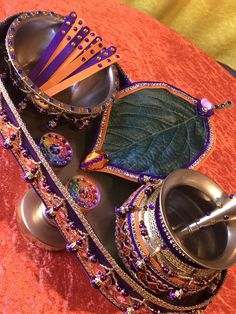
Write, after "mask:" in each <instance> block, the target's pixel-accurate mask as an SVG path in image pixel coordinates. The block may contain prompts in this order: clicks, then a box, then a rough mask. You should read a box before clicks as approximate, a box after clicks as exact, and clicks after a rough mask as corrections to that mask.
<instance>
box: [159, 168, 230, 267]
mask: <svg viewBox="0 0 236 314" xmlns="http://www.w3.org/2000/svg"><path fill="white" fill-rule="evenodd" d="M227 198H228V195H227V193H226V192H224V191H223V190H222V188H221V187H220V186H219V185H218V184H217V183H216V182H214V181H213V180H211V179H210V178H209V177H207V176H205V175H204V174H202V173H200V172H196V171H193V170H178V171H175V172H173V173H172V174H170V175H169V176H168V177H167V179H166V180H165V182H164V184H163V186H162V189H161V192H160V211H161V215H162V217H163V221H164V223H165V227H166V228H167V232H168V234H169V235H170V237H171V238H172V239H173V241H174V242H175V244H176V246H177V247H179V248H180V250H181V251H182V252H183V253H184V254H185V255H186V256H188V257H189V258H190V259H191V260H192V261H194V262H195V263H196V264H198V265H201V266H202V267H205V268H209V269H219V270H220V269H226V268H228V267H230V266H232V265H233V264H234V263H235V262H236V250H235V243H236V221H235V220H229V221H225V222H224V221H222V222H219V223H217V224H213V225H212V226H210V227H208V228H206V229H205V230H199V232H195V233H193V234H189V235H188V236H186V237H185V238H180V237H179V233H178V230H179V229H181V228H182V227H183V226H186V225H189V224H191V223H193V222H194V221H197V220H199V219H200V218H202V217H204V216H206V215H210V213H211V212H213V211H214V210H215V209H216V208H217V207H219V205H220V204H222V203H224V201H225V200H226V199H227Z"/></svg>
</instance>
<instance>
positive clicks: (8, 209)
mask: <svg viewBox="0 0 236 314" xmlns="http://www.w3.org/2000/svg"><path fill="white" fill-rule="evenodd" d="M0 7H1V12H0V18H1V19H3V18H5V17H7V16H8V15H10V14H13V13H15V12H18V11H24V10H35V9H36V10H37V9H40V10H43V9H45V10H47V9H48V10H54V11H57V12H59V13H63V14H67V13H68V12H69V11H70V10H74V11H76V12H78V14H80V15H81V16H82V17H83V18H84V19H85V20H86V21H87V23H88V24H89V25H90V26H91V27H92V28H93V29H94V30H95V31H96V32H97V33H99V34H101V35H103V37H104V38H105V39H106V41H107V43H111V44H114V45H117V46H118V48H119V51H120V52H121V54H122V61H121V65H122V66H123V68H124V69H125V71H126V72H127V73H128V74H129V75H130V76H131V78H132V79H133V80H134V81H138V80H152V81H155V80H156V81H165V82H168V83H170V84H173V85H175V86H177V87H179V88H181V89H183V90H185V91H186V92H188V93H190V94H192V95H193V96H196V97H199V98H203V97H207V98H209V99H210V100H211V101H213V102H215V103H218V102H221V101H224V100H228V99H231V100H234V102H235V103H236V96H235V90H236V83H235V79H233V78H232V77H231V76H230V75H229V74H228V73H226V72H225V71H224V70H223V69H222V68H221V67H220V66H219V65H218V64H216V63H215V62H214V61H213V60H212V59H211V58H209V57H208V56H207V55H206V54H205V53H203V52H202V51H200V50H199V49H198V48H196V47H195V46H194V45H192V44H191V43H189V42H187V41H186V40H184V39H183V38H182V37H180V36H179V35H178V34H176V33H174V32H173V31H171V30H169V29H168V28H166V27H165V26H163V25H162V24H160V23H159V22H158V21H155V20H154V19H152V18H150V17H148V16H146V15H144V14H142V13H140V12H138V11H135V10H134V9H131V8H129V7H128V6H126V5H123V4H121V3H119V2H118V1H110V0H84V1H77V0H70V1H62V0H59V1H58V0H51V1H37V0H31V1H29V0H18V1H17V0H11V1H3V0H0ZM235 118H236V108H235V107H234V109H231V110H225V111H221V112H217V114H216V115H215V116H214V117H213V119H212V120H213V121H214V125H215V134H216V138H217V141H216V145H215V149H214V151H213V153H212V154H211V156H210V157H209V158H208V159H207V160H206V161H204V163H203V164H202V165H201V166H200V168H199V170H200V171H202V172H204V173H206V174H207V175H209V176H211V177H212V178H214V179H215V180H216V181H217V182H218V183H219V184H220V185H221V186H222V187H223V188H224V189H225V190H226V191H227V192H230V191H233V190H236V188H235V186H236V180H235V155H236V149H235V135H236V132H235V131H236V130H235V129H236V127H235V122H234V121H235ZM27 188H28V187H27V185H26V184H25V183H24V182H23V180H22V174H21V171H20V170H19V167H18V166H17V164H16V161H15V160H14V158H13V156H12V155H11V153H10V152H7V151H4V150H3V149H2V148H0V193H1V194H0V195H1V197H0V206H1V207H0V209H1V211H0V312H1V313H4V314H27V313H36V314H45V313H46V314H48V313H54V314H57V313H68V314H72V313H81V314H82V313H88V314H89V313H98V314H106V313H111V314H112V313H117V310H116V309H115V308H114V307H113V306H112V305H111V304H110V303H109V302H108V301H107V300H106V299H105V298H103V297H102V296H101V295H100V294H99V292H97V291H95V290H94V289H91V288H90V285H89V282H88V279H87V277H86V275H85V274H84V271H83V270H82V268H81V266H80V265H79V263H78V262H77V261H76V260H75V258H74V257H73V256H71V255H70V254H67V253H48V252H45V251H42V250H40V249H38V248H36V247H35V246H34V245H32V244H31V243H29V242H28V241H26V240H24V239H23V238H22V236H21V233H20V232H19V230H18V227H17V224H16V216H15V207H16V206H17V204H18V203H19V201H20V199H21V197H22V195H23V193H24V191H26V189H27ZM234 270H236V267H234V268H232V269H231V270H230V272H229V276H228V278H227V280H226V283H225V285H224V287H223V289H222V290H221V292H220V293H219V295H218V296H217V298H216V299H215V300H214V302H213V304H212V305H210V306H209V307H208V309H207V311H206V313H207V314H216V313H217V314H219V313H220V314H224V313H227V314H229V313H235V310H234V306H236V293H235V290H236V275H235V271H234Z"/></svg>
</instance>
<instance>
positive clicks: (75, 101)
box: [6, 11, 119, 117]
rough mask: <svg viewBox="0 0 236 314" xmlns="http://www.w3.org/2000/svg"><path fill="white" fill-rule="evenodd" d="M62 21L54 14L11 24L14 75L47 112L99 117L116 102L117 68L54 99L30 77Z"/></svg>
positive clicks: (8, 42) (9, 36)
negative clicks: (98, 115)
mask: <svg viewBox="0 0 236 314" xmlns="http://www.w3.org/2000/svg"><path fill="white" fill-rule="evenodd" d="M63 21H64V17H63V16H61V15H58V14H55V13H53V12H42V11H38V12H26V13H23V14H21V15H19V16H18V17H17V18H16V19H15V20H14V21H13V23H12V24H11V25H10V27H9V29H8V32H7V36H6V50H7V54H8V59H9V66H10V67H11V73H12V75H13V76H14V79H17V81H18V82H19V85H20V89H21V90H22V91H23V92H24V93H26V94H27V98H28V99H30V100H31V101H32V102H33V103H34V104H35V105H37V106H40V107H41V108H43V109H44V110H47V112H48V113H51V114H62V115H64V116H67V117H81V116H86V115H97V114H99V113H101V112H102V111H103V110H105V109H106V108H107V107H108V106H109V105H110V104H111V103H112V102H113V101H114V99H115V96H116V92H117V89H118V85H119V80H118V75H117V68H116V66H114V65H112V66H110V67H108V68H106V69H103V70H102V71H100V72H98V73H96V74H94V75H92V76H90V77H88V78H87V79H85V80H83V81H81V82H79V83H77V84H74V85H73V86H71V87H70V88H67V89H66V90H64V91H62V92H60V93H58V94H57V95H55V97H53V98H52V97H49V96H48V95H47V94H45V93H44V92H43V91H41V90H40V88H38V87H37V86H35V84H34V83H33V82H32V80H31V79H30V78H29V76H28V74H29V72H30V71H31V69H32V68H33V67H34V66H35V65H36V63H37V61H38V60H39V58H40V56H41V55H42V53H43V51H44V50H45V49H46V47H47V46H48V44H49V43H50V41H51V40H52V38H53V36H54V35H55V33H56V32H57V30H58V29H59V27H60V26H61V24H62V23H63Z"/></svg>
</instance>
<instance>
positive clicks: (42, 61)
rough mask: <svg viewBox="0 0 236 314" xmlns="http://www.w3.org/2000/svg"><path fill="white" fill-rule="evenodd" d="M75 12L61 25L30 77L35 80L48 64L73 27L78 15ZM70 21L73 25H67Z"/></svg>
mask: <svg viewBox="0 0 236 314" xmlns="http://www.w3.org/2000/svg"><path fill="white" fill-rule="evenodd" d="M73 15H74V13H71V14H70V15H69V16H68V17H67V18H66V19H65V21H64V23H63V24H62V25H61V26H60V28H59V30H58V31H57V33H56V34H55V36H54V37H53V39H52V40H51V42H50V44H49V45H48V47H47V48H46V49H45V51H44V52H43V54H42V56H41V57H40V59H39V60H38V62H37V64H36V66H35V67H34V68H33V69H32V71H31V72H30V74H29V78H30V79H31V80H32V81H35V80H36V78H37V76H38V75H39V73H40V72H41V71H42V69H43V68H44V66H45V65H46V64H47V62H48V60H49V59H50V57H51V56H52V54H53V52H54V51H55V50H56V48H57V47H58V45H59V44H60V42H61V41H62V39H63V38H64V37H65V35H66V34H67V33H68V31H69V30H70V29H71V25H73V24H74V22H75V19H76V16H73ZM67 22H70V23H71V25H67V24H66V23H67ZM62 31H65V34H63V33H62Z"/></svg>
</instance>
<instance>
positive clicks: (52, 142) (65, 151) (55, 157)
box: [39, 132, 72, 168]
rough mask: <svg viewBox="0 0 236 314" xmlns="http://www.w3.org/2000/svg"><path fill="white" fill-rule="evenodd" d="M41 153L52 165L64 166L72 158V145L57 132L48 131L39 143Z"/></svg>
mask: <svg viewBox="0 0 236 314" xmlns="http://www.w3.org/2000/svg"><path fill="white" fill-rule="evenodd" d="M39 146H40V148H41V151H42V153H43V154H44V156H45V158H46V159H47V161H48V162H49V164H50V165H51V166H53V167H58V168H59V167H64V166H66V165H68V163H69V162H70V161H71V159H72V147H71V145H70V144H69V142H68V141H67V139H66V138H65V137H64V136H62V135H60V134H57V133H53V132H49V133H46V134H44V135H43V136H42V137H41V140H40V144H39Z"/></svg>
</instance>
